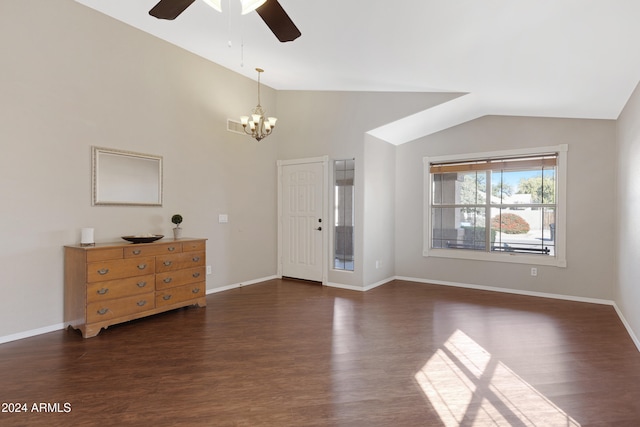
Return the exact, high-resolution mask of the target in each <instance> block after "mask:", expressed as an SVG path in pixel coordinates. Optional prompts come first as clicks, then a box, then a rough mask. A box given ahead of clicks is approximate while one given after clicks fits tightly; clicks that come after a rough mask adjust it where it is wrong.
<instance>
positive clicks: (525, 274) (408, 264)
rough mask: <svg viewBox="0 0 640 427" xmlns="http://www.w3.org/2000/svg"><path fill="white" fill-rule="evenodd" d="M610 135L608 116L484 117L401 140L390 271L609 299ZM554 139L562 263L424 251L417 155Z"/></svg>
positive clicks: (611, 238)
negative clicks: (561, 204)
mask: <svg viewBox="0 0 640 427" xmlns="http://www.w3.org/2000/svg"><path fill="white" fill-rule="evenodd" d="M615 137H616V134H615V122H614V121H606V120H570V119H544V118H527V117H496V116H489V117H484V118H480V119H477V120H474V121H472V122H469V123H466V124H463V125H460V126H457V127H455V128H451V129H448V130H446V131H442V132H439V133H437V134H434V135H431V136H429V137H425V138H422V139H420V140H417V141H414V142H411V143H408V144H404V145H401V146H399V147H398V149H397V152H396V162H397V163H396V170H397V175H396V198H397V205H396V275H397V276H403V277H411V278H417V279H421V280H436V281H442V282H453V283H460V284H467V285H481V286H490V287H498V288H506V289H514V290H518V291H529V292H541V293H551V294H559V295H570V296H575V297H582V298H596V299H606V300H610V299H612V296H613V294H612V286H613V277H614V267H613V265H614V264H613V260H614V257H613V251H614V242H615V227H614V224H613V223H614V218H615V209H614V205H615V195H614V191H612V186H613V183H614V181H615V176H614V175H615V174H614V173H613V172H612V171H614V170H615V161H616V158H615V157H616V156H615V145H616V143H615ZM558 144H568V145H569V153H568V167H567V169H568V171H567V174H568V175H567V185H568V188H567V193H568V194H567V242H568V243H567V264H568V266H567V267H566V268H559V267H548V266H537V268H538V276H537V277H531V275H530V269H531V267H532V266H531V265H524V264H511V263H509V264H506V263H496V262H482V261H471V260H456V259H444V258H425V257H423V256H422V228H423V207H422V203H423V197H422V194H423V185H422V182H423V164H422V158H423V157H425V156H440V155H447V154H464V153H477V152H483V151H499V150H505V149H512V148H525V147H541V146H549V145H558ZM607 171H608V172H607ZM603 173H604V174H603Z"/></svg>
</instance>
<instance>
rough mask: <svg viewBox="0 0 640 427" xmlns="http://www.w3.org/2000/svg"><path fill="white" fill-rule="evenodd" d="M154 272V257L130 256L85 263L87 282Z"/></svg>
mask: <svg viewBox="0 0 640 427" xmlns="http://www.w3.org/2000/svg"><path fill="white" fill-rule="evenodd" d="M154 272H155V258H140V259H138V258H131V259H120V260H113V261H100V262H91V263H89V264H87V282H89V283H92V282H101V281H103V280H114V279H122V278H124V277H132V276H144V275H147V274H153V273H154Z"/></svg>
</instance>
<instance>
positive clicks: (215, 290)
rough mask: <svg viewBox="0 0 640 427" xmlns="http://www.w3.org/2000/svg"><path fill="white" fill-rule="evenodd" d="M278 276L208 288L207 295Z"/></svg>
mask: <svg viewBox="0 0 640 427" xmlns="http://www.w3.org/2000/svg"><path fill="white" fill-rule="evenodd" d="M277 278H278V276H267V277H262V278H260V279H254V280H249V281H246V282H240V283H234V284H232V285H227V286H221V287H219V288H213V289H207V295H210V294H217V293H218V292H224V291H230V290H231V289H238V288H242V287H245V286H250V285H255V284H258V283H262V282H266V281H267V280H273V279H277Z"/></svg>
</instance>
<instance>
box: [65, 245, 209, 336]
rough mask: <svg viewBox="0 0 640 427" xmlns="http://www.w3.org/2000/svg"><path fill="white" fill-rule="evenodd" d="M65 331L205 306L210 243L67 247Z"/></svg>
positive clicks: (93, 330)
mask: <svg viewBox="0 0 640 427" xmlns="http://www.w3.org/2000/svg"><path fill="white" fill-rule="evenodd" d="M64 287H65V291H64V292H65V309H64V316H65V326H67V327H68V326H72V327H73V328H75V329H79V330H80V331H81V332H82V336H83V337H85V338H88V337H94V336H96V335H98V333H99V332H100V330H101V329H102V328H105V329H106V328H108V327H109V326H111V325H115V324H116V323H122V322H126V321H129V320H133V319H138V318H140V317H145V316H149V315H152V314H156V313H161V312H163V311H167V310H172V309H175V308H179V307H185V306H188V305H194V304H197V305H198V306H200V307H204V306H206V305H207V302H206V298H205V296H206V287H207V286H206V239H188V238H185V239H178V240H166V241H162V240H159V241H156V242H153V243H139V244H132V243H124V242H123V243H111V244H97V245H96V246H87V247H83V246H65V247H64Z"/></svg>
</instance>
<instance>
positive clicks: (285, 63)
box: [76, 0, 640, 144]
mask: <svg viewBox="0 0 640 427" xmlns="http://www.w3.org/2000/svg"><path fill="white" fill-rule="evenodd" d="M76 1H78V2H79V3H82V4H84V5H86V6H89V7H91V8H94V9H96V10H99V11H101V12H103V13H105V14H107V15H110V16H112V17H113V18H115V19H118V20H120V21H123V22H126V23H128V24H130V25H132V26H134V27H137V28H139V29H141V30H142V31H145V32H147V33H150V34H153V35H155V36H157V37H159V38H161V39H164V40H166V41H168V42H170V43H173V44H175V45H178V46H180V47H182V48H184V49H186V50H189V51H191V52H193V53H195V54H197V55H200V56H202V57H204V58H207V59H209V60H211V61H213V62H215V63H217V64H220V65H222V66H224V67H226V68H229V69H231V70H233V71H236V72H238V73H240V74H243V75H245V76H247V77H250V78H252V79H255V78H256V72H255V68H256V67H261V68H264V69H265V73H264V74H263V75H262V78H261V80H262V82H263V83H264V84H266V85H268V86H271V87H273V88H274V89H278V90H337V91H396V92H434V91H435V92H443V91H444V92H457V93H461V94H464V95H462V96H459V97H457V98H455V99H454V100H452V101H449V102H447V103H445V104H441V105H439V106H436V107H433V108H431V109H429V110H425V111H421V112H416V114H415V115H413V116H410V117H407V118H405V119H403V120H400V121H399V122H396V123H391V124H389V125H387V126H384V127H382V128H379V129H375V130H372V132H371V133H373V134H374V135H376V136H378V137H381V138H383V139H385V140H387V141H389V142H391V143H394V144H400V143H404V142H408V141H411V140H413V139H416V138H419V137H421V136H424V135H428V134H430V133H433V132H437V131H439V130H442V129H445V128H447V127H450V126H454V125H456V124H459V123H462V122H464V121H467V120H471V119H474V118H477V117H481V116H483V115H487V114H502V115H523V116H537V117H568V118H594V119H616V118H617V117H618V115H619V114H620V112H621V110H622V108H623V107H624V105H625V103H626V101H627V100H628V98H629V96H630V95H631V93H632V91H633V90H634V88H635V87H636V85H637V84H638V82H639V80H640V46H639V45H640V23H639V21H640V2H639V1H637V0H394V1H393V2H390V1H388V0H367V1H355V0H351V1H349V0H279V2H280V4H281V5H282V6H283V7H284V9H285V10H286V11H287V13H288V14H289V16H290V17H291V18H292V20H293V21H294V22H295V23H296V25H297V26H298V28H299V29H300V31H301V32H302V36H301V37H300V38H298V39H297V40H295V41H293V42H288V43H280V42H279V41H278V40H277V39H276V38H275V37H274V36H273V34H272V33H271V32H270V30H269V29H268V27H267V26H266V25H265V24H264V22H263V21H262V20H261V19H260V17H259V16H258V15H257V14H256V13H255V12H251V13H249V14H247V15H241V14H240V2H239V0H222V6H223V12H222V13H219V12H217V11H215V10H214V9H212V8H211V7H209V6H208V5H206V4H205V3H204V2H203V0H196V1H195V3H193V4H192V5H191V6H190V7H189V8H187V10H185V12H183V13H182V14H181V15H180V16H179V17H178V18H177V19H175V20H173V21H164V20H158V19H156V18H154V17H152V16H150V15H149V14H148V11H149V10H150V9H151V8H152V7H153V6H154V5H155V4H156V3H157V0H136V1H132V0H109V1H106V0H76ZM268 1H271V0H268Z"/></svg>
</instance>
